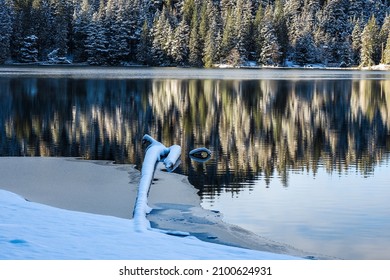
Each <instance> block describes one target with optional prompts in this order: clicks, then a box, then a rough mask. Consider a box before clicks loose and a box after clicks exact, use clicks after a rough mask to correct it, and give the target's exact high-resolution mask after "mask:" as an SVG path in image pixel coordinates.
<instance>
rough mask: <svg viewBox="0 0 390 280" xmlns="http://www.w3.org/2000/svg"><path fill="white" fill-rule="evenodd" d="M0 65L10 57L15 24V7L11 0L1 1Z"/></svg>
mask: <svg viewBox="0 0 390 280" xmlns="http://www.w3.org/2000/svg"><path fill="white" fill-rule="evenodd" d="M0 7H2V8H1V10H0V64H2V63H4V62H5V61H6V59H7V58H9V57H10V46H11V37H12V24H13V12H14V11H13V5H12V2H11V1H9V0H0Z"/></svg>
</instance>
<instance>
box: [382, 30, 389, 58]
mask: <svg viewBox="0 0 390 280" xmlns="http://www.w3.org/2000/svg"><path fill="white" fill-rule="evenodd" d="M382 62H383V63H384V64H387V65H390V34H388V36H387V41H386V48H385V50H384V53H383V61H382Z"/></svg>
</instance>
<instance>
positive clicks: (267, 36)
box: [259, 6, 281, 65]
mask: <svg viewBox="0 0 390 280" xmlns="http://www.w3.org/2000/svg"><path fill="white" fill-rule="evenodd" d="M272 14H273V13H272V7H271V6H268V7H267V9H266V11H265V14H264V17H263V22H262V24H261V30H260V37H261V39H262V42H261V50H260V57H259V62H260V64H263V65H277V64H279V62H280V57H281V52H280V45H279V42H278V38H277V36H276V31H275V28H274V26H273V21H272Z"/></svg>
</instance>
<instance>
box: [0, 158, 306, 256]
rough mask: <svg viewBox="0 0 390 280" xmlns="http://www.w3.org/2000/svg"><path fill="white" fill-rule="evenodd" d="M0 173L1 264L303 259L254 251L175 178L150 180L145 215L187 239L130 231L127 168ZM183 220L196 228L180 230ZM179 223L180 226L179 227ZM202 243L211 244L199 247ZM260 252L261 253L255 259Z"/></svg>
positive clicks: (160, 175)
mask: <svg viewBox="0 0 390 280" xmlns="http://www.w3.org/2000/svg"><path fill="white" fill-rule="evenodd" d="M0 167H1V168H0V176H1V178H2V182H1V183H0V201H1V203H0V205H1V208H2V209H1V214H0V216H1V221H2V222H1V227H2V231H1V233H0V259H296V258H297V257H293V256H298V258H299V257H305V256H306V257H308V256H307V255H305V253H304V252H300V251H299V250H295V249H293V248H288V247H285V246H281V245H280V244H279V245H277V244H275V243H273V242H272V241H267V240H262V242H263V244H260V243H259V240H261V239H260V238H258V239H256V237H255V235H254V234H252V235H253V236H251V235H248V233H247V232H246V231H243V230H242V229H239V228H238V227H234V226H230V225H226V224H224V223H223V222H222V220H221V217H220V213H215V212H212V211H208V210H204V209H201V208H200V207H199V204H198V203H199V200H197V199H196V198H197V195H196V190H195V189H194V188H193V187H192V186H191V185H190V184H189V183H188V181H187V179H186V177H184V176H181V175H177V174H167V173H166V172H162V171H159V170H158V171H157V172H156V176H155V178H156V179H157V180H156V181H155V183H154V184H153V186H152V188H151V191H150V197H149V198H150V201H149V202H150V205H151V206H152V207H153V208H154V209H155V211H156V213H154V214H153V213H152V214H151V219H150V220H151V221H152V223H153V224H159V225H160V226H159V227H160V228H163V227H168V228H169V229H173V228H171V226H172V225H176V226H177V227H179V228H180V229H181V230H183V226H184V230H187V229H190V230H189V231H190V232H191V231H192V232H195V234H193V235H192V236H189V237H177V236H169V235H166V234H162V233H159V232H158V231H157V232H156V231H155V230H151V231H147V232H146V233H137V232H136V231H135V230H134V224H133V220H132V219H129V217H130V216H131V210H132V208H131V207H132V205H133V202H134V199H135V197H134V196H135V193H136V190H135V186H136V184H137V183H138V177H139V174H137V173H139V172H138V171H137V170H136V169H134V167H133V166H131V165H124V166H122V165H114V164H111V163H109V162H106V161H99V162H97V161H84V160H77V159H70V158H15V157H2V158H0ZM15 170H17V172H15ZM171 175H172V176H171ZM129 186H130V187H129ZM16 194H17V195H16ZM198 199H199V198H198ZM45 204H46V205H45ZM159 212H160V214H159ZM161 212H162V214H161ZM194 213H195V215H194ZM179 216H180V217H179ZM183 217H184V218H183ZM185 217H191V219H192V220H194V219H195V220H197V221H195V222H191V223H187V224H186V223H185V222H183V219H184V220H185ZM178 219H182V220H181V223H178V222H177V221H178ZM196 231H198V233H199V234H198V236H197V234H196ZM202 234H203V235H202ZM195 236H196V237H198V238H196V237H195ZM202 237H203V238H204V240H206V241H207V240H209V241H212V242H203V241H201V240H199V239H202ZM245 237H247V238H246V239H245V240H241V239H242V238H245ZM216 239H217V240H216ZM240 240H241V241H243V242H242V244H240V243H239V242H240ZM245 242H246V244H245ZM267 242H268V243H267ZM216 243H220V244H216ZM221 244H226V245H233V246H223V245H221ZM188 246H189V247H190V248H191V250H190V248H189V247H188ZM239 247H247V248H250V249H256V250H248V249H243V248H239ZM251 247H252V248H251ZM261 248H263V249H264V250H261V251H258V250H260V249H261ZM266 251H268V252H266Z"/></svg>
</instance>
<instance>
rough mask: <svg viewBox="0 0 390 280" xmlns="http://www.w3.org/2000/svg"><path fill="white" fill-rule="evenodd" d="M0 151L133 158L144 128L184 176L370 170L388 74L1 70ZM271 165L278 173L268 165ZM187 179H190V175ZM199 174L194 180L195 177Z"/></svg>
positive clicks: (388, 100)
mask: <svg viewBox="0 0 390 280" xmlns="http://www.w3.org/2000/svg"><path fill="white" fill-rule="evenodd" d="M0 91H1V92H0V106H1V111H0V154H1V155H3V156H5V155H12V156H15V155H40V156H82V157H85V158H88V159H110V160H116V161H117V162H131V163H140V161H141V160H142V153H143V151H142V149H141V143H140V139H141V137H142V135H143V134H144V133H150V134H151V135H152V136H154V137H156V138H157V139H159V140H162V141H163V142H164V143H165V144H166V145H171V144H179V145H181V146H182V148H183V151H184V152H185V153H187V152H188V151H189V150H190V149H192V148H194V147H199V146H206V147H208V148H210V149H212V151H213V160H212V163H216V164H206V165H199V164H196V163H192V162H190V160H189V158H188V157H187V156H185V155H183V156H182V162H183V164H182V166H181V168H182V171H183V172H184V173H186V174H189V175H190V177H191V176H192V177H193V178H195V177H198V178H199V177H200V176H197V174H198V172H200V171H202V172H205V175H204V176H202V178H203V179H202V180H204V181H203V182H201V183H202V184H206V185H208V184H213V185H219V186H222V185H226V184H234V183H235V182H242V181H243V180H248V178H254V177H255V176H258V175H261V176H263V177H264V178H265V180H266V182H267V181H269V179H270V178H271V177H272V176H274V175H278V176H280V177H281V179H282V180H283V182H284V184H285V185H287V183H288V182H287V181H288V173H289V171H291V170H292V169H293V170H311V171H313V173H316V170H317V169H318V167H319V166H320V165H323V166H325V167H326V169H327V171H328V172H334V171H336V172H344V171H346V170H348V168H349V167H351V166H353V167H355V168H356V169H358V170H359V171H360V172H361V173H363V174H370V172H372V170H373V168H374V167H375V165H376V164H378V163H380V162H381V160H382V159H383V158H384V156H385V154H387V153H388V152H389V150H390V132H389V126H390V81H388V80H334V81H331V80H316V81H291V80H281V81H277V80H270V81H269V80H256V81H228V80H76V79H65V78H62V79H35V78H24V79H20V78H19V79H13V78H7V79H6V78H2V79H0ZM276 173H277V174H276ZM190 179H191V178H190ZM198 183H199V181H198Z"/></svg>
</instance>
